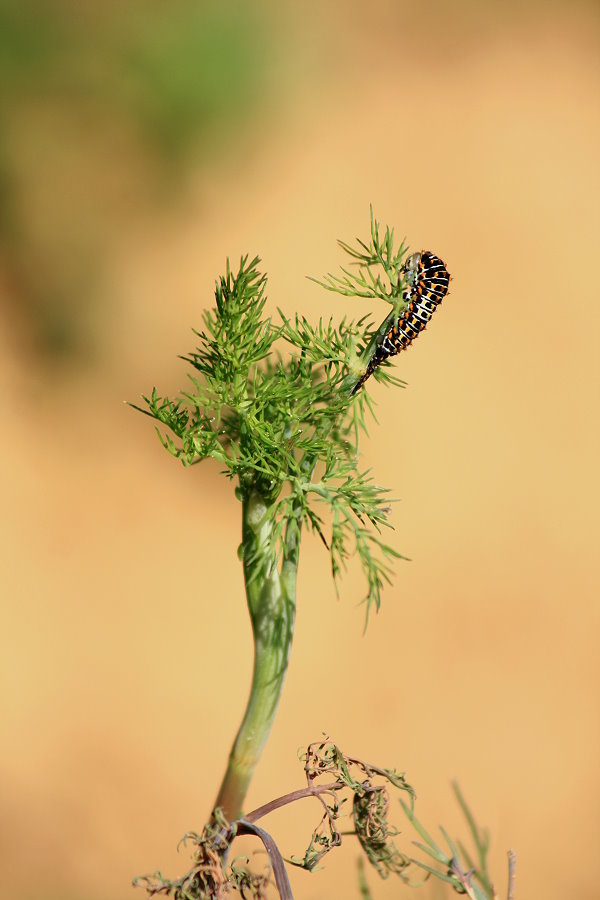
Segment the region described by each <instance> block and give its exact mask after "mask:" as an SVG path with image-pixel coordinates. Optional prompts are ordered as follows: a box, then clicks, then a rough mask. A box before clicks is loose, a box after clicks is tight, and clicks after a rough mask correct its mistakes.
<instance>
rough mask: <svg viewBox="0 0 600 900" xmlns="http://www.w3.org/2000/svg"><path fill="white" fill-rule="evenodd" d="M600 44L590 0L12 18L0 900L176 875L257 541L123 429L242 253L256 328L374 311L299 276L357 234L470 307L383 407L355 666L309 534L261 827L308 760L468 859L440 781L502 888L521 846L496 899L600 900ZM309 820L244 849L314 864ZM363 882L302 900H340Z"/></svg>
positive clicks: (305, 890)
mask: <svg viewBox="0 0 600 900" xmlns="http://www.w3.org/2000/svg"><path fill="white" fill-rule="evenodd" d="M599 45H600V15H599V10H598V6H597V4H596V3H591V2H589V3H585V2H569V3H566V2H560V0H555V2H545V3H541V2H540V3H536V2H533V0H531V2H520V3H516V2H510V0H509V2H503V3H500V2H488V3H480V4H475V3H472V2H467V0H464V2H455V3H448V2H446V3H442V2H435V0H430V2H426V3H417V2H410V0H407V2H404V0H370V2H369V3H361V2H357V0H354V2H347V3H341V2H335V0H320V2H314V0H305V2H304V3H302V4H280V3H275V2H268V0H259V2H254V3H252V4H250V3H242V2H233V0H232V2H227V3H223V2H216V0H215V2H212V0H211V2H201V0H195V2H191V0H171V2H169V3H164V2H161V0H129V2H128V3H126V4H123V3H117V2H114V0H102V2H100V0H89V2H87V3H85V4H81V3H76V2H73V0H71V2H69V0H29V2H28V3H23V2H22V0H0V240H1V247H0V296H1V300H2V317H1V320H0V375H1V383H2V395H3V404H2V406H3V439H2V465H1V466H0V483H1V494H0V496H1V508H2V513H3V514H2V517H1V522H0V528H1V536H0V546H1V548H2V550H1V552H2V563H1V571H2V579H1V583H2V595H3V603H2V619H3V627H2V636H1V638H0V671H1V673H2V679H1V684H2V693H3V697H2V726H1V728H2V742H1V743H2V752H1V767H0V779H1V781H0V795H1V797H2V803H1V807H0V830H1V833H2V840H1V842H0V844H1V848H2V849H1V850H0V854H1V855H0V859H1V870H2V884H3V894H4V895H5V896H7V897H11V898H12V900H30V898H33V897H36V898H37V897H44V898H45V900H55V898H56V900H108V898H110V900H117V898H126V897H132V896H138V897H140V898H141V897H143V896H144V894H143V892H141V891H138V893H137V895H136V894H134V893H133V890H132V889H131V888H130V887H129V885H130V879H131V877H132V876H133V875H136V874H140V873H144V872H148V871H152V870H154V869H156V868H159V867H160V868H161V869H162V870H163V872H167V873H169V874H172V875H177V874H181V873H182V872H183V871H185V870H186V869H187V868H188V858H187V855H186V853H185V851H184V852H182V853H180V854H177V852H176V844H177V841H178V840H179V838H180V837H181V836H182V834H183V833H184V832H185V831H186V830H188V829H199V828H200V827H201V826H202V824H203V822H204V820H205V818H206V816H207V814H208V812H209V810H210V807H211V803H212V801H213V799H214V795H215V792H216V788H217V786H218V783H219V781H220V778H221V776H222V773H223V769H224V765H225V760H226V756H227V753H228V751H229V747H230V743H231V740H232V738H233V735H234V733H235V730H236V728H237V725H238V723H239V719H240V716H241V714H242V711H243V708H244V704H245V700H246V694H247V686H248V678H249V674H250V668H251V645H250V634H249V625H248V621H247V615H246V611H245V607H244V597H243V588H242V576H241V569H240V566H239V564H238V562H237V559H236V556H235V552H236V548H237V544H238V542H239V530H240V527H239V513H240V510H239V506H238V504H237V501H236V500H235V499H234V497H233V493H232V489H231V485H230V484H229V483H227V482H226V481H225V480H224V479H221V478H220V477H219V476H218V472H217V467H216V466H213V465H212V464H205V466H204V467H197V468H195V469H193V470H185V469H183V467H180V466H178V465H177V464H176V463H175V462H174V461H173V460H172V459H171V458H170V457H168V456H167V455H166V454H165V453H164V451H163V450H162V448H161V447H160V445H159V443H158V441H157V440H156V438H155V436H154V433H153V429H152V425H151V423H150V420H146V419H144V418H142V417H141V416H139V415H138V414H136V413H134V412H133V411H132V410H130V409H129V408H128V407H126V406H124V405H123V400H125V399H127V400H132V401H134V402H135V401H136V400H137V399H138V398H139V395H140V394H141V393H142V392H144V393H145V392H147V391H149V390H150V389H151V388H152V386H153V385H157V386H158V387H159V389H160V390H161V391H163V392H165V393H176V392H177V391H178V390H179V389H180V388H183V387H184V386H185V378H186V367H185V365H184V364H183V363H182V362H181V361H180V360H178V359H177V354H179V353H185V352H187V351H189V350H190V349H191V348H192V347H193V345H194V337H193V335H192V333H191V330H190V329H191V327H193V326H196V327H197V326H198V325H199V323H200V321H201V314H202V311H203V309H204V308H206V306H208V305H210V304H211V302H212V288H213V283H214V278H215V277H216V276H217V275H218V274H219V273H220V272H221V271H222V270H223V267H224V263H225V259H226V257H227V256H228V255H230V256H231V257H233V258H235V257H237V256H239V255H240V254H242V253H246V252H249V253H252V254H254V253H259V254H260V255H261V257H262V258H263V261H264V266H265V268H266V270H267V271H268V273H269V278H270V280H269V296H270V306H271V308H272V309H273V310H274V309H275V307H276V306H277V305H279V306H281V307H282V309H283V310H284V311H285V312H287V313H289V314H293V313H294V312H295V311H296V310H298V311H300V312H301V313H304V314H306V315H307V316H309V317H310V318H312V319H315V318H316V317H318V316H319V315H321V314H322V315H325V316H329V315H335V316H339V317H341V316H342V315H344V314H348V315H352V316H357V317H358V316H360V315H363V314H364V313H366V312H367V311H368V310H367V309H366V307H365V301H359V300H348V301H347V302H344V301H343V300H342V298H338V297H335V296H334V295H330V294H327V293H326V292H324V291H322V290H321V289H319V288H318V287H317V286H316V285H314V284H313V283H311V282H308V281H306V280H305V276H306V275H309V274H311V275H317V276H318V275H321V274H323V273H324V272H325V271H332V270H334V269H335V268H336V267H337V265H338V264H339V263H340V262H342V258H341V253H340V251H339V250H338V248H337V247H336V244H335V241H336V239H337V238H343V239H346V240H352V239H353V238H354V237H355V236H356V235H359V236H363V235H366V234H367V229H368V213H369V203H373V205H374V209H375V212H376V215H377V216H378V217H379V218H380V219H381V220H382V221H383V222H388V223H390V224H392V225H394V226H396V229H397V233H398V234H399V235H400V236H402V235H403V234H406V236H407V238H408V240H409V242H410V244H411V245H412V247H413V249H420V248H424V249H431V250H433V251H434V252H436V253H438V254H439V255H440V256H441V257H442V258H443V259H444V260H445V261H446V262H447V265H448V268H449V270H450V272H451V274H452V276H453V283H452V292H451V296H450V297H449V299H448V300H447V301H446V302H445V303H444V306H443V308H442V311H441V312H440V313H439V318H438V317H436V320H435V321H434V323H433V324H432V326H431V328H430V329H429V330H428V332H427V334H425V335H424V336H423V337H422V338H421V339H420V340H419V341H418V343H417V344H416V345H415V346H414V348H412V349H411V350H410V352H409V353H406V354H403V355H402V356H401V357H399V358H398V360H397V364H396V370H397V373H398V374H399V375H400V376H401V377H402V378H404V379H405V380H406V381H407V382H408V388H407V390H405V391H393V390H385V389H382V388H381V387H380V386H378V385H375V384H372V385H371V391H372V394H373V396H374V398H375V400H376V401H377V404H378V410H377V411H378V417H379V421H380V425H379V427H377V428H373V430H372V435H371V439H370V440H369V441H367V442H366V443H365V445H364V448H363V449H364V464H365V465H369V466H372V468H373V470H374V473H375V475H376V477H377V479H378V481H379V482H380V483H382V484H384V485H387V486H389V487H390V488H391V489H392V493H393V495H394V496H396V497H399V498H401V501H402V502H401V503H399V504H397V505H396V507H395V509H394V524H395V527H396V532H395V534H394V535H393V536H392V541H393V543H394V545H395V546H396V547H397V548H398V549H399V550H400V551H401V552H402V553H403V554H405V555H406V556H408V557H410V558H411V562H402V563H399V564H398V567H397V576H396V579H395V582H394V586H393V587H392V588H390V589H388V590H387V593H386V595H385V598H384V604H383V608H382V610H381V612H380V614H379V616H378V617H376V618H375V619H374V620H373V621H372V622H371V625H370V627H369V630H368V632H367V634H366V636H363V635H362V626H363V610H362V608H361V607H360V605H359V602H360V600H361V599H362V596H363V588H362V584H361V583H360V581H359V580H358V579H354V578H350V579H348V580H347V581H346V585H345V591H344V592H343V594H342V598H341V600H340V601H337V600H336V598H335V593H334V590H333V588H332V585H331V583H330V579H329V573H328V561H327V556H326V554H325V553H324V552H323V548H322V547H321V545H320V543H319V542H311V541H310V540H308V539H307V540H306V541H305V545H304V546H303V550H302V562H301V573H300V585H299V608H298V622H297V632H296V639H295V646H294V652H293V655H292V660H291V667H290V671H289V676H288V680H287V684H286V688H285V692H284V696H283V700H282V704H281V707H280V714H279V717H278V720H277V723H276V725H275V728H274V731H273V734H272V736H271V739H270V741H269V743H268V746H267V749H266V752H265V755H264V758H263V761H262V763H261V766H260V768H259V770H258V772H257V775H256V779H255V781H254V783H253V785H252V788H251V791H250V796H249V798H248V807H249V808H251V807H253V806H257V805H259V804H261V803H263V802H266V801H267V800H268V799H271V798H273V797H274V796H277V795H279V794H281V793H285V792H287V791H289V790H292V789H294V788H295V787H297V786H300V784H301V782H302V772H301V768H300V765H299V763H298V761H297V758H296V752H297V749H298V748H299V747H302V746H304V745H306V744H307V743H308V742H309V741H311V740H315V739H317V738H318V737H319V736H320V734H321V733H322V732H323V731H324V730H326V731H327V732H328V733H329V734H330V735H331V736H332V738H334V739H335V740H336V741H337V742H338V743H339V744H340V745H341V747H342V748H343V749H344V750H345V751H346V752H348V753H350V754H353V755H357V756H362V757H364V758H366V759H369V760H372V761H373V762H377V763H380V764H382V765H387V766H395V767H397V768H399V769H402V770H406V772H407V776H408V779H409V781H410V782H411V783H412V784H413V785H415V787H416V788H417V793H418V797H419V799H418V807H417V810H418V812H420V815H421V818H422V819H423V821H424V822H425V823H426V824H428V825H429V826H430V827H431V828H435V827H436V825H437V824H439V823H443V824H445V825H446V827H448V828H449V829H451V831H453V832H457V831H458V830H459V828H462V825H461V824H460V818H459V814H458V812H457V811H456V809H455V806H454V802H453V799H452V796H451V791H450V786H449V783H450V780H451V779H452V778H457V779H458V780H459V782H460V784H461V786H462V789H463V791H464V792H465V794H466V795H467V797H468V799H469V801H470V803H471V804H472V806H473V808H474V809H475V811H476V813H477V815H478V818H479V819H480V821H482V822H483V823H485V824H487V825H488V826H489V828H490V830H491V833H492V842H493V843H492V846H493V853H492V868H493V872H494V875H495V879H496V882H497V887H498V889H499V891H500V896H503V895H504V894H503V892H504V890H505V887H504V886H505V883H506V875H505V870H506V862H505V860H506V851H507V849H508V848H509V847H513V848H515V849H516V850H517V853H518V881H517V893H516V897H517V898H525V897H529V898H534V897H544V898H545V900H559V898H566V897H577V898H578V900H592V898H597V897H599V896H600V894H599V889H598V885H597V875H596V865H595V861H594V857H595V854H596V853H597V849H596V848H597V845H598V840H599V839H600V820H599V815H598V810H599V808H600V806H599V803H598V801H599V795H600V790H599V788H600V773H599V769H598V758H599V753H600V717H599V714H598V700H597V694H598V685H599V676H600V662H599V657H598V650H597V647H598V626H599V624H600V622H599V619H600V614H599V604H598V597H599V590H598V589H599V578H598V556H597V538H596V534H595V532H597V527H598V519H597V508H598V502H597V501H598V496H597V495H598V474H597V459H598V451H599V449H600V447H599V443H600V441H599V437H600V428H599V424H598V413H597V408H598V387H599V385H600V371H599V365H598V349H597V334H598V328H599V326H600V315H599V312H598V287H597V284H596V280H597V279H596V277H595V274H594V273H595V270H596V267H597V255H598V249H597V248H598V237H599V231H600V214H599V210H600V204H599V200H600V190H599V189H600V169H599V166H598V154H599V150H600V104H599V102H598V101H599V93H598V89H599V86H600V57H599V53H598V51H599ZM383 312H384V311H383V310H374V314H375V315H377V316H379V315H380V314H381V315H382V314H383ZM594 410H596V412H594ZM317 814H318V813H317V810H316V809H315V808H312V807H311V805H310V804H306V805H305V806H304V807H302V808H301V807H300V806H299V805H296V807H295V809H294V812H293V813H290V811H289V810H288V811H285V810H283V811H280V812H278V813H277V814H275V815H273V817H272V818H271V819H270V820H269V823H268V824H267V823H265V824H266V827H267V828H269V830H271V831H272V832H273V834H274V835H275V837H276V838H277V840H278V841H279V843H280V846H281V849H282V851H283V852H284V853H285V854H292V853H296V854H298V853H302V852H303V850H304V847H305V846H306V843H307V842H308V837H309V833H310V830H311V829H312V827H313V824H315V821H316V820H315V817H316V816H317ZM406 830H407V829H405V831H406ZM463 833H464V832H463ZM409 837H412V835H409V834H406V836H405V838H404V839H405V840H406V841H408V839H409ZM400 840H401V841H402V840H403V838H401V839H400ZM357 855H358V852H357V848H356V846H355V845H353V843H352V839H347V840H346V842H345V844H344V847H343V848H342V849H341V850H340V851H338V852H336V853H334V854H332V855H331V856H330V858H329V860H328V861H327V864H326V866H325V869H324V871H322V872H319V873H316V874H313V875H312V876H309V875H308V874H306V873H303V872H293V873H292V879H293V887H294V891H295V895H296V897H297V898H299V900H309V898H310V900H313V898H314V900H317V898H336V897H348V898H352V897H358V896H359V892H358V883H357V876H356V862H355V861H356V857H357ZM369 878H370V883H371V887H372V890H373V893H374V896H375V898H392V897H401V896H402V897H403V896H407V897H408V896H410V895H411V892H410V891H409V889H407V888H403V887H402V886H401V885H399V884H397V883H394V882H386V883H384V882H379V880H378V878H377V876H376V875H375V874H372V875H370V876H369ZM422 896H425V897H428V898H434V900H435V898H441V897H443V896H446V894H445V893H444V891H443V890H442V889H441V886H440V885H428V886H427V887H425V888H424V889H423V891H422Z"/></svg>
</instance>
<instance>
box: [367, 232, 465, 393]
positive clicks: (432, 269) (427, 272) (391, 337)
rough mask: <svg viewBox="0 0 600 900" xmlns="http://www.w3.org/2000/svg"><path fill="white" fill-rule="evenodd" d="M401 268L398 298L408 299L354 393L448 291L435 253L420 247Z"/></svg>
mask: <svg viewBox="0 0 600 900" xmlns="http://www.w3.org/2000/svg"><path fill="white" fill-rule="evenodd" d="M402 271H403V273H404V274H405V280H406V281H407V284H408V286H407V287H406V288H405V290H404V291H403V293H402V299H403V300H405V301H406V302H407V303H408V306H407V307H406V309H404V310H403V311H402V312H401V313H400V315H399V316H398V318H397V319H396V320H395V321H394V322H393V324H392V327H391V328H390V330H389V331H388V332H387V334H386V335H384V337H383V338H382V339H381V341H380V343H379V344H378V346H377V348H376V350H375V352H374V354H373V356H372V357H371V359H370V360H369V365H368V366H367V370H366V372H365V373H364V375H362V376H361V378H360V381H359V382H358V384H356V386H355V387H354V388H353V390H352V393H353V394H355V393H356V392H357V391H358V390H359V389H360V388H361V387H362V385H363V384H364V383H365V381H366V380H367V378H369V376H370V375H372V374H373V372H374V371H375V369H376V368H377V366H378V365H380V364H381V363H382V362H383V360H384V359H388V358H389V357H390V356H395V355H396V353H400V351H401V350H404V349H406V347H408V346H409V344H411V343H412V341H413V340H414V339H415V338H416V337H417V336H418V335H419V334H420V332H421V331H423V330H424V328H425V327H426V325H427V323H428V322H429V320H430V319H431V317H432V315H433V314H434V312H435V311H436V309H437V308H438V306H439V305H440V303H441V302H442V300H443V299H444V297H445V296H446V294H447V293H448V286H449V284H450V275H449V274H448V270H447V269H446V266H445V265H444V263H443V262H442V260H441V259H440V258H439V256H436V255H435V253H431V252H430V251H429V250H423V251H422V252H421V253H413V255H412V256H410V257H409V258H408V260H407V261H406V262H405V263H404V265H403V267H402Z"/></svg>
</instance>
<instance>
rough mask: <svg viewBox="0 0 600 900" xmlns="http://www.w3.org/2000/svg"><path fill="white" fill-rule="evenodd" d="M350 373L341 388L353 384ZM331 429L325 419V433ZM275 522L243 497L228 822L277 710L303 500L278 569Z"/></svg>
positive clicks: (224, 789)
mask: <svg viewBox="0 0 600 900" xmlns="http://www.w3.org/2000/svg"><path fill="white" fill-rule="evenodd" d="M356 381H357V378H356V376H351V378H350V379H349V380H348V383H347V385H345V389H346V390H347V391H348V392H350V391H351V390H352V388H353V386H354V385H355V384H356ZM330 429H331V423H324V424H323V426H322V427H321V429H320V431H319V436H321V437H323V436H325V435H326V433H327V432H328V431H329V430H330ZM315 465H316V457H315V456H314V455H313V454H312V453H310V452H307V453H306V454H305V455H304V457H303V459H302V460H301V462H300V472H301V476H302V478H303V480H304V481H305V483H309V482H310V480H311V478H312V474H313V472H314V469H315ZM273 527H274V520H273V515H272V510H271V509H270V508H269V504H268V501H267V500H266V499H265V497H263V496H262V495H261V494H260V493H259V492H258V491H257V490H256V489H252V490H251V491H250V492H249V494H248V496H247V497H246V498H245V499H244V500H243V501H242V551H243V563H244V581H245V585H246V599H247V602H248V611H249V613H250V622H251V625H252V634H253V639H254V667H253V672H252V683H251V685H250V696H249V698H248V703H247V706H246V712H245V714H244V718H243V720H242V724H241V725H240V728H239V731H238V733H237V736H236V739H235V741H234V743H233V747H232V748H231V753H230V754H229V762H228V764H227V770H226V772H225V776H224V778H223V781H222V783H221V787H220V790H219V793H218V795H217V799H216V801H215V808H216V807H221V809H222V810H223V813H224V815H225V817H226V818H227V819H228V820H229V821H233V820H234V819H238V818H239V817H240V816H241V815H242V807H243V803H244V800H245V797H246V792H247V790H248V786H249V784H250V781H251V779H252V776H253V774H254V770H255V768H256V766H257V764H258V761H259V759H260V756H261V754H262V751H263V749H264V746H265V744H266V742H267V738H268V736H269V734H270V731H271V727H272V725H273V719H274V718H275V713H276V712H277V706H278V705H279V699H280V697H281V692H282V690H283V682H284V680H285V675H286V672H287V666H288V662H289V657H290V651H291V647H292V639H293V636H294V620H295V615H296V582H297V575H298V561H299V554H300V537H301V531H302V504H301V502H300V501H299V500H297V501H296V502H295V503H294V504H293V505H292V511H291V514H290V517H289V519H288V522H287V524H286V529H285V537H284V542H283V559H282V563H281V571H279V569H278V568H277V560H276V556H275V550H274V541H273Z"/></svg>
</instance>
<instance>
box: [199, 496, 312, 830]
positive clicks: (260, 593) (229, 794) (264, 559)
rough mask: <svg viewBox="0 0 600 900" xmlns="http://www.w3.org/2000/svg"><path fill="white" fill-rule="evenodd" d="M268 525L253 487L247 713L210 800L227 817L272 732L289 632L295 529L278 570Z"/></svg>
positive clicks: (237, 811)
mask: <svg viewBox="0 0 600 900" xmlns="http://www.w3.org/2000/svg"><path fill="white" fill-rule="evenodd" d="M273 526H274V522H273V517H272V510H271V509H270V508H269V506H268V504H267V502H266V501H265V499H264V498H263V497H262V496H261V494H259V493H258V492H257V491H256V490H254V491H252V492H251V493H250V494H249V496H248V497H247V498H246V499H245V500H244V501H243V503H242V549H243V563H244V579H245V583H246V597H247V601H248V610H249V612H250V621H251V624H252V633H253V638H254V670H253V673H252V684H251V687H250V697H249V699H248V705H247V707H246V713H245V715H244V719H243V721H242V724H241V725H240V729H239V731H238V733H237V737H236V739H235V741H234V744H233V747H232V748H231V753H230V756H229V763H228V766H227V771H226V773H225V777H224V778H223V783H222V784H221V789H220V791H219V794H218V796H217V800H216V802H215V806H220V807H221V808H222V809H223V812H224V814H225V816H226V818H227V819H229V820H230V821H231V820H233V819H236V818H238V817H239V816H240V815H241V813H242V807H243V803H244V799H245V797H246V791H247V790H248V785H249V784H250V780H251V778H252V775H253V774H254V770H255V768H256V765H257V763H258V760H259V759H260V756H261V754H262V751H263V748H264V745H265V743H266V740H267V738H268V736H269V733H270V731H271V726H272V724H273V719H274V718H275V713H276V711H277V706H278V703H279V698H280V696H281V691H282V688H283V682H284V679H285V673H286V671H287V665H288V660H289V655H290V649H291V645H292V637H293V633H294V618H295V613H296V573H297V570H298V543H299V533H298V535H297V540H296V541H294V542H293V551H294V552H293V553H289V552H286V553H285V556H284V560H283V563H282V570H281V573H280V572H279V571H278V569H277V565H276V558H275V548H274V545H273V540H272V538H273ZM290 549H292V548H290Z"/></svg>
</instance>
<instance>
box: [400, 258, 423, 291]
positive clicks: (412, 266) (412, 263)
mask: <svg viewBox="0 0 600 900" xmlns="http://www.w3.org/2000/svg"><path fill="white" fill-rule="evenodd" d="M420 259H421V254H420V253H412V254H411V255H410V256H409V257H408V259H407V260H406V262H405V263H404V265H403V266H402V269H401V270H400V271H401V272H402V275H403V279H404V282H405V283H406V288H405V289H404V291H403V292H402V299H403V300H409V299H410V295H411V293H412V290H413V288H414V286H415V284H416V283H417V278H418V275H419V261H420Z"/></svg>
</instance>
